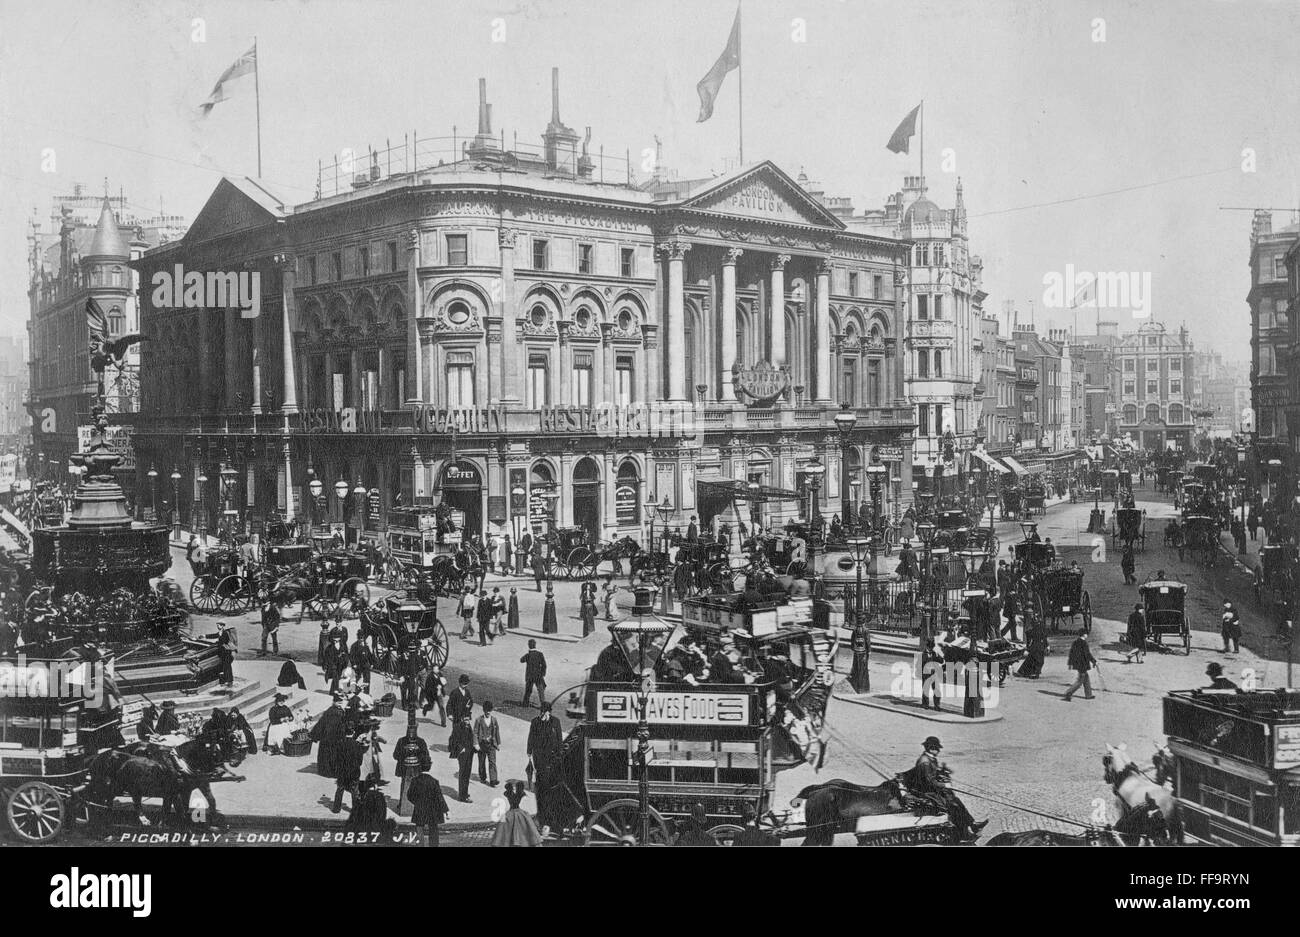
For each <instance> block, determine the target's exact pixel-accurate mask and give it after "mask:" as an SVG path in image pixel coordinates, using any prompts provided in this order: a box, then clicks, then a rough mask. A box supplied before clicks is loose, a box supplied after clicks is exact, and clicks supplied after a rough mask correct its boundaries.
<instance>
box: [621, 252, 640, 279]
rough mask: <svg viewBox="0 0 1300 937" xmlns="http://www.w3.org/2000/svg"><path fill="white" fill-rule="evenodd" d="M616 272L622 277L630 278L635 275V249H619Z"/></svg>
mask: <svg viewBox="0 0 1300 937" xmlns="http://www.w3.org/2000/svg"><path fill="white" fill-rule="evenodd" d="M618 272H619V276H621V277H623V278H624V279H631V278H632V277H634V276H636V251H635V250H633V249H632V248H630V247H625V248H623V249H622V250H621V251H619V255H618Z"/></svg>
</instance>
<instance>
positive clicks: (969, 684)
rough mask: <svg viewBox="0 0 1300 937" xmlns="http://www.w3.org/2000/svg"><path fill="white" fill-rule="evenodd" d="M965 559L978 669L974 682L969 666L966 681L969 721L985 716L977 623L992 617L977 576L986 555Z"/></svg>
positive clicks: (967, 553) (969, 554) (966, 554)
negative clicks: (981, 618) (976, 621)
mask: <svg viewBox="0 0 1300 937" xmlns="http://www.w3.org/2000/svg"><path fill="white" fill-rule="evenodd" d="M961 558H962V565H963V566H964V567H965V568H966V588H965V589H963V590H962V598H965V599H969V600H971V603H970V606H971V607H970V614H971V628H970V663H972V664H974V665H975V670H974V674H973V679H972V673H971V669H970V665H969V664H968V665H967V668H966V675H965V676H966V679H965V680H963V681H962V683H963V685H964V690H965V694H964V701H963V704H962V714H963V715H964V716H966V717H967V718H968V719H979V718H981V717H982V716H983V715H984V683H983V680H984V673H983V669H984V668H983V664H982V662H981V661H980V659H979V648H978V647H977V646H976V642H977V639H978V638H979V637H980V629H977V628H976V627H975V619H976V616H977V615H978V616H981V617H986V616H987V614H988V592H987V591H986V590H984V589H983V588H981V587H980V584H979V582H978V580H976V576H977V575H978V574H979V568H980V564H981V563H983V561H984V552H983V551H982V550H964V551H962V553H961ZM991 627H992V628H993V629H994V630H996V627H997V626H996V624H994V625H992V626H991ZM990 666H992V665H990Z"/></svg>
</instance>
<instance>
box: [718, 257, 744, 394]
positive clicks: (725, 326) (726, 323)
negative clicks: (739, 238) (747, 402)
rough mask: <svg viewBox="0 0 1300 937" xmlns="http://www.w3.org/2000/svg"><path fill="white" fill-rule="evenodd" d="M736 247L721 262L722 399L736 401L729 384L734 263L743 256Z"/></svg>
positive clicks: (732, 356) (733, 354)
mask: <svg viewBox="0 0 1300 937" xmlns="http://www.w3.org/2000/svg"><path fill="white" fill-rule="evenodd" d="M743 253H744V251H742V250H741V249H740V248H738V247H733V248H730V249H729V250H728V251H727V252H726V254H725V255H723V260H722V399H723V401H724V402H728V401H734V400H735V399H736V388H735V387H733V386H732V383H731V369H732V368H734V367H735V366H736V261H737V260H739V259H740V255H741V254H743Z"/></svg>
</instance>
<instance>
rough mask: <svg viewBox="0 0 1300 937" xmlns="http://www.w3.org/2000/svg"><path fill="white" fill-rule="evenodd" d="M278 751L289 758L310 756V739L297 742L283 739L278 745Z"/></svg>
mask: <svg viewBox="0 0 1300 937" xmlns="http://www.w3.org/2000/svg"><path fill="white" fill-rule="evenodd" d="M280 751H281V752H283V753H284V754H286V755H288V756H289V757H290V758H305V757H306V756H307V755H310V754H311V739H307V740H306V741H298V740H297V739H292V738H290V739H285V740H284V742H283V743H282V744H281V745H280Z"/></svg>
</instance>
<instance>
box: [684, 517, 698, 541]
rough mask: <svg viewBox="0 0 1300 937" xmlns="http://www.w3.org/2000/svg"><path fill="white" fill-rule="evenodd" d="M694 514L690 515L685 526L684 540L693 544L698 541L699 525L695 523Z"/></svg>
mask: <svg viewBox="0 0 1300 937" xmlns="http://www.w3.org/2000/svg"><path fill="white" fill-rule="evenodd" d="M695 521H696V517H695V515H694V514H692V515H691V522H690V523H689V524H687V525H686V539H687V540H689V541H691V542H692V543H694V542H695V541H696V540H699V539H700V525H699V524H697V523H696V522H695Z"/></svg>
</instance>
